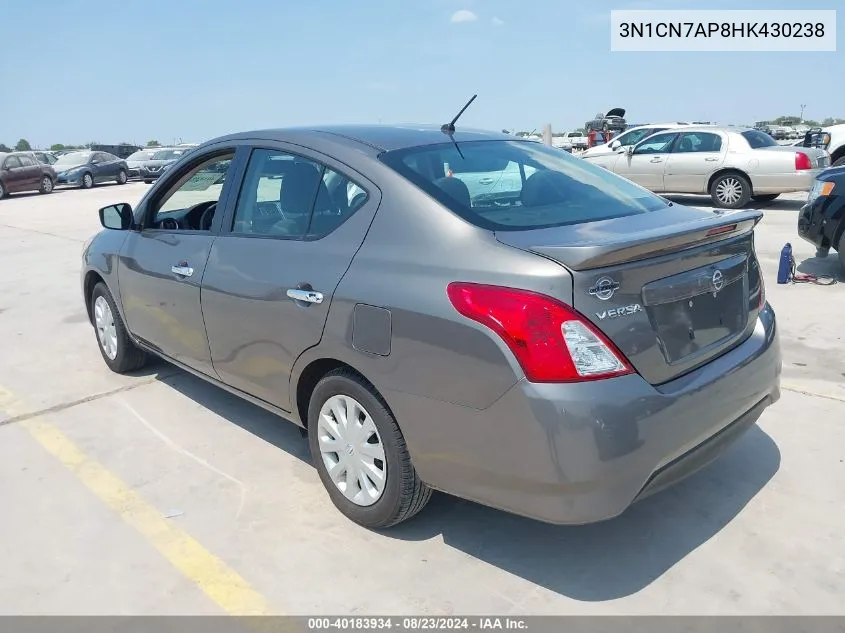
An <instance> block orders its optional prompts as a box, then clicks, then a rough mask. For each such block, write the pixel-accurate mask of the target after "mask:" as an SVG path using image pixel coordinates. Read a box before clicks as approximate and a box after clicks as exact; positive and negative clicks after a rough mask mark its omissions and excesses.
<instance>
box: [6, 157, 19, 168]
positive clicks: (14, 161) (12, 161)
mask: <svg viewBox="0 0 845 633" xmlns="http://www.w3.org/2000/svg"><path fill="white" fill-rule="evenodd" d="M20 166H21V161H20V160H18V157H17V156H9V158H7V159H6V162H5V163H4V164H3V167H5V168H6V169H14V168H15V167H20Z"/></svg>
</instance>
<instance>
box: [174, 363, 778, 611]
mask: <svg viewBox="0 0 845 633" xmlns="http://www.w3.org/2000/svg"><path fill="white" fill-rule="evenodd" d="M166 366H167V367H169V365H166ZM160 380H161V382H163V383H165V384H167V385H169V386H171V387H172V388H173V389H176V390H177V391H179V392H181V393H182V394H184V395H185V396H187V397H188V398H190V399H192V400H194V401H195V402H196V403H198V404H200V405H202V406H203V407H206V408H208V409H210V410H211V411H213V412H214V413H216V414H218V415H220V416H222V417H223V418H225V419H227V420H229V421H230V422H232V423H234V424H237V425H238V426H240V427H241V428H243V429H244V430H247V431H249V432H250V433H252V434H254V435H255V436H257V437H259V438H261V439H263V440H265V441H267V442H270V443H271V444H273V445H274V446H277V447H278V448H280V449H282V450H283V451H285V452H287V453H288V454H290V455H293V456H294V457H296V458H298V459H300V460H302V461H303V462H308V463H311V458H310V454H309V450H308V444H307V442H306V441H305V440H304V439H303V438H302V436H301V434H300V431H299V429H298V427H296V426H295V425H294V424H292V423H290V422H286V421H284V420H282V419H280V418H279V417H277V416H275V415H273V414H271V413H269V412H266V411H264V410H263V409H261V408H259V407H256V406H254V405H252V404H250V403H247V402H245V401H243V400H241V399H240V398H238V397H237V396H234V395H231V394H229V393H228V392H226V391H224V390H222V389H219V388H217V387H215V386H213V385H210V384H208V383H206V382H204V381H202V380H200V379H198V378H195V377H194V376H192V375H190V374H187V373H185V372H182V371H181V370H175V373H174V374H172V375H168V374H167V373H166V372H164V371H162V372H161V373H160ZM779 467H780V451H779V450H778V448H777V446H776V445H775V443H774V441H773V440H772V439H771V438H770V437H769V436H768V435H767V434H766V433H765V432H763V430H762V429H761V428H760V427H759V426H756V425H755V426H753V427H752V428H751V429H750V430H749V431H748V432H747V433H746V434H745V436H743V437H742V438H741V439H740V440H739V441H738V442H736V443H735V444H734V445H733V446H731V447H730V448H729V449H728V450H727V451H726V452H725V453H724V454H723V455H722V456H721V457H720V458H719V459H717V460H716V461H715V462H713V463H712V464H711V465H710V466H709V467H707V468H706V469H704V470H702V471H700V472H698V473H696V474H695V475H693V476H692V477H690V478H689V479H687V480H685V481H683V482H681V483H679V484H677V485H676V486H675V487H673V488H670V489H669V490H666V491H664V492H662V493H660V494H657V495H655V496H653V497H650V498H647V499H646V500H644V501H642V502H640V503H639V504H637V505H635V506H633V507H632V508H630V509H629V510H628V511H627V512H625V513H624V514H623V515H621V516H620V517H617V518H616V519H612V520H610V521H606V522H604V523H598V524H593V525H587V526H572V527H570V526H554V525H548V524H545V523H540V522H537V521H533V520H530V519H525V518H522V517H518V516H514V515H511V514H508V513H506V512H501V511H498V510H494V509H491V508H486V507H484V506H481V505H478V504H475V503H472V502H469V501H464V500H462V499H457V498H455V497H452V496H450V495H446V494H442V493H436V494H435V495H434V496H433V497H432V500H431V502H430V503H429V505H428V507H426V508H425V510H423V512H421V513H420V514H419V515H418V516H417V517H415V518H414V519H413V520H411V521H409V522H408V523H406V524H401V525H399V526H396V527H394V528H391V529H390V530H386V531H384V532H382V533H381V536H382V537H384V538H394V539H401V540H410V541H418V540H426V539H431V538H437V537H440V538H442V539H443V542H444V543H446V544H447V545H448V546H450V547H453V548H455V549H457V550H460V551H461V552H464V553H466V554H468V555H469V556H472V557H474V558H477V559H479V560H481V561H484V562H485V563H488V564H490V565H494V566H496V567H499V568H500V569H502V570H504V571H507V572H509V573H511V574H515V575H517V576H520V577H521V578H524V579H525V580H528V581H530V582H533V583H536V584H538V585H540V586H542V587H545V588H546V589H549V590H551V591H554V592H556V593H559V594H562V595H565V596H569V597H571V598H574V599H577V600H581V601H605V600H613V599H616V598H620V597H624V596H628V595H631V594H634V593H636V592H638V591H640V590H641V589H643V588H644V587H646V586H648V585H649V584H651V583H652V582H654V581H655V580H656V579H657V578H659V577H660V576H662V575H663V574H664V573H666V572H667V571H668V570H669V569H671V568H672V567H673V566H674V565H676V564H677V563H678V562H679V561H681V560H682V559H683V558H684V557H685V556H687V555H688V554H689V553H690V552H692V551H694V550H695V549H696V548H698V547H699V546H701V545H702V544H703V543H705V542H707V541H708V540H709V539H711V538H712V537H713V536H714V535H716V534H717V533H718V532H719V531H720V530H721V529H722V528H724V527H725V526H726V525H727V524H728V523H730V522H731V521H732V520H733V519H734V517H736V516H737V515H738V514H739V513H740V512H741V511H742V509H743V508H744V507H745V506H746V504H748V502H749V501H750V500H751V499H753V498H754V496H755V495H756V494H757V493H758V492H759V491H760V490H761V489H762V488H763V487H764V486H765V485H766V483H767V482H768V481H769V480H770V479H771V478H772V477H773V476H774V474H775V473H776V472H777V471H778V468H779Z"/></svg>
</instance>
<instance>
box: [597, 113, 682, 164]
mask: <svg viewBox="0 0 845 633" xmlns="http://www.w3.org/2000/svg"><path fill="white" fill-rule="evenodd" d="M688 125H690V124H689V123H683V122H681V121H676V122H674V123H650V124H648V125H638V126H636V127H631V128H628V129H627V130H625V131H624V132H623V133H622V134H620V135H619V136H617V137H616V138H614V139H612V140H611V141H610V143H607V144H604V145H596V146H595V147H591V148H590V149H588V150H586V151H585V152H584V153H583V154H581V158H593V157H596V156H608V155H612V154H615V153H616V152H619V151H622V150H624V148H626V147H628V146H629V145H636V144H637V143H639V142H640V141H641V140H643V139H644V138H648V137H649V136H651V135H652V134H657V133H658V132H662V131H663V130H669V129H675V128H679V127H685V126H688Z"/></svg>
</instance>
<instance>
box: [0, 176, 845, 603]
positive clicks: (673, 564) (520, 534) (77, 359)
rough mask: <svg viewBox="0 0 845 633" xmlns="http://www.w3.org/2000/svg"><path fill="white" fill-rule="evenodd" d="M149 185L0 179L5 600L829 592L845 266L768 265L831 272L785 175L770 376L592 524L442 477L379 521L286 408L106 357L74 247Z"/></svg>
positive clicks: (737, 597)
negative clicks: (733, 420)
mask: <svg viewBox="0 0 845 633" xmlns="http://www.w3.org/2000/svg"><path fill="white" fill-rule="evenodd" d="M147 189H148V186H147V185H143V184H128V185H125V186H117V185H104V186H99V187H96V188H95V189H93V190H91V191H81V190H70V191H62V190H58V191H57V192H55V193H53V194H51V195H46V196H42V195H38V194H34V195H20V194H19V195H16V196H13V197H12V198H10V199H6V200H2V201H0V262H2V267H0V333H2V339H0V340H2V346H3V348H2V353H0V508H2V510H0V517H2V520H0V561H2V563H1V564H0V614H13V613H16V614H21V613H23V614H216V613H226V612H228V613H267V612H270V613H280V614H303V615H305V614H308V615H311V614H314V615H316V614H358V615H364V614H397V615H399V614H411V613H413V614H452V613H454V614H476V615H479V614H482V615H483V614H501V615H504V614H515V615H516V614H519V615H527V614H538V615H539V614H658V613H659V614H761V613H770V614H843V613H845V603H844V602H843V601H842V587H843V586H845V535H843V529H842V526H843V525H845V508H843V499H845V463H844V462H843V458H845V345H843V335H844V334H845V329H843V316H842V315H843V314H845V283H840V284H837V285H835V286H832V287H821V286H814V285H790V286H779V285H777V284H776V283H775V277H776V272H777V262H778V255H779V252H780V249H781V247H782V246H783V244H784V243H785V242H787V241H789V242H791V243H792V244H793V247H794V249H795V257H796V260H797V261H798V263H799V269H800V270H802V271H804V272H814V273H816V274H839V273H838V263H837V260H836V254H835V253H832V254H831V255H830V256H829V257H828V258H827V259H824V260H819V259H816V258H814V257H813V253H814V249H813V248H812V247H811V246H810V245H809V244H806V243H804V242H802V241H801V240H800V239H799V238H798V237H797V235H796V234H795V221H796V215H797V209H798V208H799V207H800V204H801V203H800V200H801V198H802V195H798V194H795V195H786V196H782V198H781V199H778V200H777V201H775V202H773V203H770V204H767V205H764V206H763V207H761V208H763V209H764V210H765V219H764V220H763V221H762V224H761V225H760V227H759V228H758V233H757V249H758V253H759V256H760V258H761V262H762V265H763V269H764V273H765V277H766V282H767V293H768V299H769V301H770V303H771V304H772V305H773V306H774V308H775V310H776V312H777V315H778V318H779V323H780V337H781V344H782V347H783V351H784V373H783V389H784V391H783V396H782V399H781V400H780V401H779V402H778V403H777V404H776V405H775V406H774V407H772V408H770V409H769V410H767V411H766V412H765V413H764V415H763V417H762V418H761V420H760V423H759V425H758V426H757V427H755V428H753V429H752V430H751V431H750V432H749V433H748V434H747V435H746V436H745V437H744V438H743V439H742V440H741V441H740V442H738V443H737V444H736V445H734V446H733V447H731V449H729V451H728V452H727V453H726V454H725V455H724V456H723V457H721V458H720V459H719V460H718V461H717V462H716V463H714V464H713V465H711V466H710V467H709V468H708V469H706V470H704V471H703V472H700V473H698V474H697V475H695V476H693V477H692V478H690V479H688V480H686V481H685V482H683V483H682V484H680V485H678V486H676V487H675V488H673V489H670V490H669V491H666V492H664V493H661V494H659V495H657V496H655V497H652V498H650V499H647V500H646V501H644V502H642V503H641V504H639V505H637V506H635V507H634V508H632V509H631V510H629V511H628V512H627V513H626V514H624V515H623V516H621V517H619V518H617V519H614V520H612V521H608V522H606V523H602V524H598V525H592V526H581V527H554V526H549V525H545V524H540V523H536V522H533V521H530V520H527V519H522V518H518V517H514V516H510V515H508V514H505V513H502V512H498V511H495V510H491V509H486V508H482V507H480V506H477V505H475V504H472V503H469V502H464V501H460V500H457V499H454V498H451V497H448V496H445V495H437V496H435V498H434V499H433V500H432V502H431V503H430V505H429V506H428V508H427V509H426V511H425V512H423V513H422V514H421V515H419V516H418V517H417V518H416V519H415V520H413V521H411V522H409V523H407V524H405V525H403V526H400V527H398V528H395V529H393V530H390V531H388V532H385V533H383V534H379V533H373V532H369V531H366V530H364V529H362V528H359V527H357V526H355V525H354V524H352V523H350V522H348V521H347V520H345V519H344V518H343V517H342V515H340V514H339V513H338V512H337V511H336V510H335V509H334V507H333V506H332V505H331V503H330V501H329V499H328V496H327V495H326V493H325V492H324V490H323V488H322V486H321V485H320V482H319V479H318V477H317V474H316V471H315V470H314V469H313V467H312V466H311V464H310V458H309V455H308V450H307V445H306V442H305V441H304V440H303V439H302V438H301V436H300V434H299V432H298V430H297V429H296V428H295V427H294V426H293V425H291V424H288V423H285V422H283V421H281V420H279V419H278V418H275V417H274V416H272V415H270V414H269V413H266V412H265V411H263V410H261V409H258V408H256V407H254V406H252V405H250V404H247V403H245V402H243V401H241V400H239V399H237V398H235V397H234V396H231V395H229V394H227V393H225V392H223V391H221V390H219V389H217V388H215V387H212V386H210V385H206V384H205V383H203V382H201V381H200V380H198V379H196V378H194V377H192V376H190V375H187V374H185V373H184V372H182V371H180V370H178V369H175V368H174V367H172V366H169V365H167V364H165V363H158V364H154V365H153V366H152V367H149V368H146V369H145V370H144V373H143V374H140V375H137V376H133V377H124V376H117V375H115V374H113V373H111V372H110V371H109V370H108V369H107V368H106V366H105V364H104V363H103V361H102V359H101V358H100V355H99V352H98V350H97V346H96V343H95V337H94V333H93V331H92V329H91V327H90V325H89V324H88V323H87V321H86V315H85V313H84V306H83V302H82V297H81V293H80V282H79V267H80V252H81V249H82V247H83V243H84V242H85V240H86V239H87V238H88V237H89V236H90V235H92V234H93V233H94V232H96V231H97V230H99V228H100V225H99V221H98V219H97V209H98V208H99V207H101V206H104V205H106V204H111V203H114V202H130V203H135V202H137V201H138V200H139V199H140V197H141V196H142V195H143V193H144V192H145V191H146V190H147ZM803 197H806V195H805V194H804V196H803ZM673 199H674V200H675V201H676V202H679V203H683V204H694V205H695V204H698V205H706V204H707V202H708V199H706V198H695V197H684V198H673ZM840 279H842V276H841V275H840ZM842 281H845V279H842Z"/></svg>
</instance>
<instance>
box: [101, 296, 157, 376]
mask: <svg viewBox="0 0 845 633" xmlns="http://www.w3.org/2000/svg"><path fill="white" fill-rule="evenodd" d="M91 312H92V315H93V317H94V324H93V325H94V336H95V337H96V338H97V347H98V348H99V349H100V354H101V355H102V357H103V360H104V361H105V363H106V365H108V367H109V369H111V370H112V371H113V372H115V373H117V374H125V373H126V372H129V371H133V370H135V369H140V368H141V367H143V366H144V365H145V364H146V362H147V355H146V353H145V352H144V351H143V350H141V349H139V348H138V347H137V346H136V345H135V343H133V342H132V339H130V338H129V334H128V332H127V331H126V326H125V325H124V324H123V319H121V317H120V312H118V310H117V305H116V304H115V302H114V299H113V298H112V296H111V292H109V289H108V287H107V286H106V284H104V283H103V282H102V281H101V282H99V283H98V284H97V285H96V286H94V290H93V291H92V292H91Z"/></svg>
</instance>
